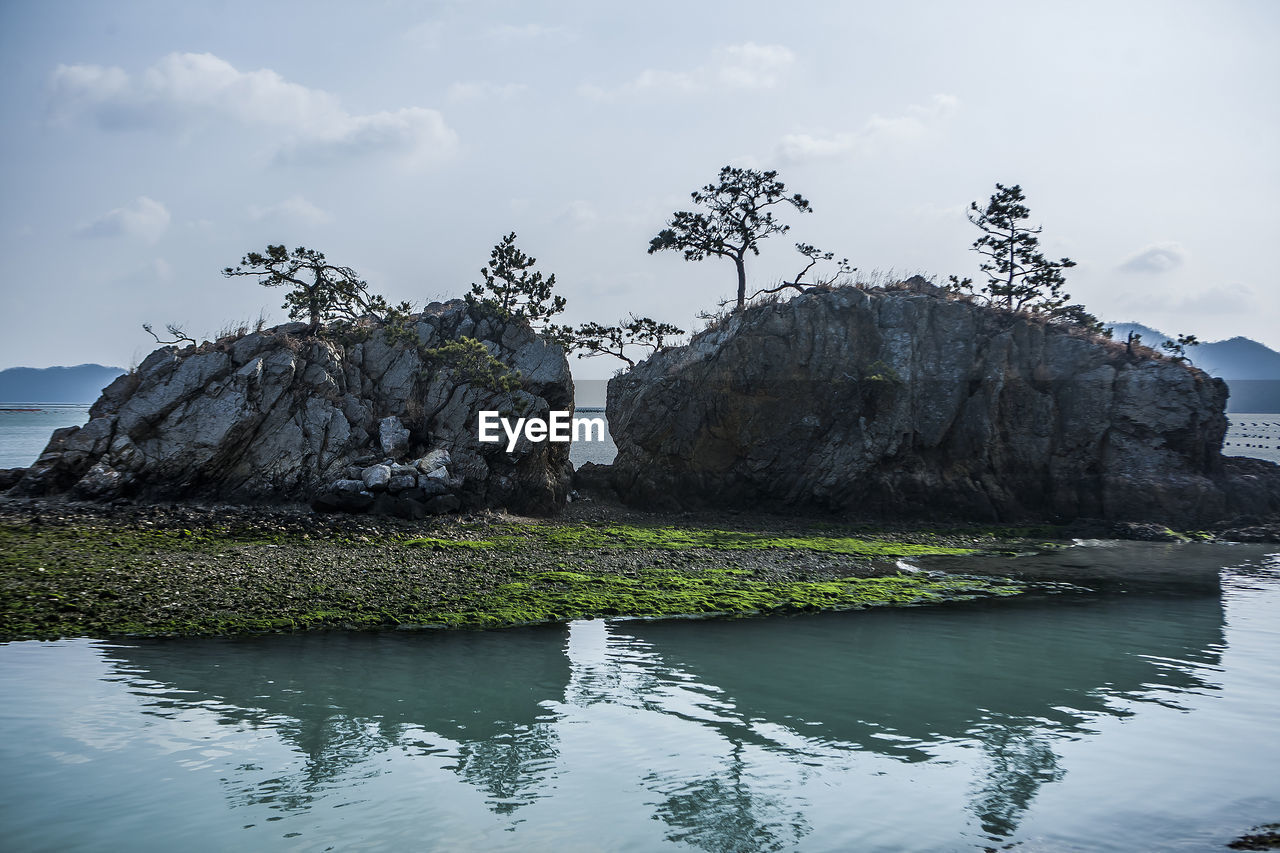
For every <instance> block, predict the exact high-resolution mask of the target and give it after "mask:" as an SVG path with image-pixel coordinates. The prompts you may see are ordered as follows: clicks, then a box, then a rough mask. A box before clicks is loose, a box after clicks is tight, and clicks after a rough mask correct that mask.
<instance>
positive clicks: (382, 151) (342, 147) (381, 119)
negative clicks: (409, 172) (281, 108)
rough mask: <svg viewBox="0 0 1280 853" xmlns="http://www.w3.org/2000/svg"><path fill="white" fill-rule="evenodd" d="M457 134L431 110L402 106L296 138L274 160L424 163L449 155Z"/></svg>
mask: <svg viewBox="0 0 1280 853" xmlns="http://www.w3.org/2000/svg"><path fill="white" fill-rule="evenodd" d="M457 147H458V135H457V134H456V133H454V132H453V130H452V129H450V128H449V126H448V125H446V124H445V123H444V117H443V116H441V115H440V113H438V112H437V111H435V110H428V109H423V108H421V107H406V108H404V109H399V110H396V111H395V112H380V113H372V114H370V115H363V116H352V117H350V118H349V120H348V121H347V122H345V123H344V124H343V125H342V126H341V127H340V128H339V129H338V130H337V132H334V133H327V134H323V135H317V136H312V137H309V138H305V139H300V140H296V141H294V142H292V143H290V144H288V145H286V146H285V147H283V148H282V149H280V151H279V153H278V155H277V160H280V161H282V162H301V163H318V164H326V163H331V162H334V161H338V160H345V159H349V158H353V157H367V156H373V155H377V156H391V157H396V158H398V159H400V160H401V161H402V162H404V163H406V164H408V165H410V166H424V165H427V164H430V163H434V162H438V161H440V160H443V159H445V158H447V157H449V156H450V155H452V154H453V152H454V151H456V150H457Z"/></svg>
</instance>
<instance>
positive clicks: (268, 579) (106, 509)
mask: <svg viewBox="0 0 1280 853" xmlns="http://www.w3.org/2000/svg"><path fill="white" fill-rule="evenodd" d="M1106 530H1107V528H1105V526H1104V527H1099V526H1098V525H1096V524H1095V525H1093V526H1090V525H1089V524H1087V523H1086V524H1083V525H1081V524H1077V525H1073V526H1071V527H1055V526H1052V525H1045V524H1041V525H1029V526H1021V527H1018V526H1013V525H1004V526H1000V525H990V524H987V525H983V524H964V523H956V524H950V525H945V524H930V523H923V522H918V523H917V522H904V521H884V520H880V521H847V520H840V521H836V520H815V519H812V518H799V517H786V516H774V515H756V514H746V513H737V512H731V511H725V512H718V511H712V512H707V513H699V514H692V513H656V512H644V511H639V510H633V509H630V508H627V507H625V506H622V505H620V504H616V503H610V502H605V501H596V500H589V501H575V502H574V503H572V504H570V505H569V506H568V507H567V508H566V510H565V511H564V512H563V513H562V514H560V515H558V516H555V517H552V518H526V517H520V516H513V515H508V514H504V513H481V514H476V515H470V516H462V517H457V516H439V517H434V518H431V519H427V520H424V521H417V522H414V521H405V520H400V519H395V518H389V517H385V516H370V515H344V514H318V513H314V512H311V511H310V510H309V509H307V508H306V507H303V506H288V507H271V508H268V507H254V506H222V505H209V506H206V505H195V504H130V505H123V506H121V505H104V504H93V503H77V502H70V501H63V500H56V499H55V500H40V499H5V500H3V501H0V642H2V641H11V640H26V639H58V638H64V637H94V638H106V637H121V636H130V637H137V636H235V635H244V634H258V633H280V632H286V633H287V632H295V631H309V630H330V629H345V630H389V629H399V630H431V629H439V628H462V629H474V628H502V627H514V626H519V625H532V624H542V623H548V622H564V621H569V620H572V619H580V618H589V617H637V618H677V617H690V616H692V617H740V616H755V615H761V614H771V613H781V614H786V613H802V612H816V611H823V610H846V609H859V608H864V607H872V606H908V605H919V604H941V603H946V602H950V601H957V600H969V599H973V598H1003V597H1010V596H1016V595H1018V594H1019V593H1022V592H1027V591H1033V590H1035V589H1037V588H1042V587H1040V581H1041V580H1042V579H1040V578H1036V577H1026V576H1016V575H1015V578H1014V579H1011V578H1009V577H1004V576H997V574H995V573H992V572H991V569H990V562H989V561H984V562H986V566H985V568H979V566H978V562H977V561H975V571H974V572H972V573H970V572H969V571H968V570H967V568H966V565H965V564H966V562H967V560H966V559H965V558H966V556H970V555H975V556H979V557H981V556H987V557H992V556H1012V555H1015V554H1017V555H1022V556H1026V555H1031V554H1045V553H1051V552H1052V551H1054V550H1055V549H1058V548H1063V547H1066V546H1068V545H1070V544H1071V541H1072V539H1091V538H1116V537H1115V536H1114V533H1115V532H1116V531H1114V530H1112V531H1111V533H1112V536H1111V537H1108V536H1107V535H1106V532H1105V531H1106ZM1262 530H1263V533H1264V534H1268V533H1274V531H1272V530H1271V529H1270V528H1263V529H1262ZM1119 532H1120V533H1122V534H1127V535H1124V536H1122V537H1121V538H1128V539H1138V540H1148V541H1151V542H1194V541H1202V542H1214V541H1224V540H1222V539H1217V538H1215V537H1214V536H1213V535H1212V534H1209V533H1194V534H1179V533H1174V532H1173V531H1170V530H1168V529H1167V528H1162V527H1160V526H1158V525H1130V526H1129V527H1128V528H1126V529H1122V530H1120V531H1119ZM1255 541H1257V540H1255ZM1272 541H1276V540H1275V538H1274V536H1273V537H1272ZM911 561H915V562H918V563H920V564H921V566H922V567H923V568H924V570H923V571H921V570H919V569H917V567H916V566H913V565H911ZM930 561H932V564H931V563H930ZM938 566H942V567H943V569H944V570H943V571H934V570H933V569H934V568H936V567H938ZM1017 568H1018V567H1016V566H1014V565H1012V564H1011V565H1010V567H1009V569H1010V572H1014V571H1015V569H1017ZM1135 574H1138V573H1135ZM1049 580H1052V579H1049Z"/></svg>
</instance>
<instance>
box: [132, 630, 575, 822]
mask: <svg viewBox="0 0 1280 853" xmlns="http://www.w3.org/2000/svg"><path fill="white" fill-rule="evenodd" d="M565 634H566V631H565V628H564V627H563V626H557V627H549V628H546V629H538V630H517V631H510V632H501V633H492V632H491V633H453V634H440V635H404V634H344V633H331V634H315V635H305V636H273V637H261V638H254V639H243V640H219V641H208V640H204V641H166V642H146V643H138V644H131V645H115V646H111V647H108V648H107V650H106V657H107V659H108V660H110V661H112V662H113V663H114V664H115V668H116V669H117V671H119V672H121V673H122V674H124V675H125V676H126V677H127V679H128V680H129V682H130V684H131V685H132V686H133V688H134V690H135V692H137V693H138V694H139V695H141V696H143V697H145V699H146V702H147V704H148V706H149V708H150V713H152V714H159V715H172V714H175V713H178V712H181V711H185V710H189V709H194V708H201V709H204V710H205V711H209V712H212V713H214V714H216V715H217V717H218V718H219V721H220V722H224V723H228V724H234V725H239V726H242V727H251V728H264V729H265V728H269V729H271V730H273V731H274V732H275V733H276V734H278V735H279V736H280V738H281V739H282V740H284V741H285V742H286V743H288V744H290V745H291V746H293V747H294V748H295V749H296V750H297V751H298V752H299V753H300V754H301V759H302V760H301V766H299V767H297V768H296V769H293V770H292V771H291V772H288V773H286V774H283V775H280V774H279V772H278V769H276V770H274V771H273V773H272V774H265V775H272V778H268V779H261V780H259V779H258V778H257V777H261V776H262V775H264V774H263V773H256V774H255V773H254V771H257V770H259V769H260V768H257V767H255V766H253V765H248V766H245V767H241V768H238V769H239V770H240V771H241V772H240V774H239V775H240V776H241V778H238V779H235V780H228V783H229V784H230V785H231V786H232V788H233V794H232V796H233V799H234V800H236V801H238V802H242V803H246V804H267V805H271V806H273V807H275V808H280V809H285V810H303V809H306V808H308V807H309V806H310V805H311V803H312V802H313V801H314V800H315V799H316V798H318V797H319V796H321V795H323V794H324V793H326V792H328V791H331V790H334V789H337V788H340V787H343V786H346V785H349V784H350V783H351V782H352V781H353V780H355V779H358V778H361V777H362V776H363V777H367V776H371V775H377V774H378V773H379V772H381V771H380V770H379V769H378V768H377V765H375V764H372V763H370V762H369V758H370V757H371V756H374V755H377V754H379V753H384V752H387V751H388V750H391V749H400V750H404V751H406V752H408V753H410V754H417V755H441V756H446V757H447V758H449V759H452V762H453V763H452V764H451V765H450V766H451V768H452V769H453V770H454V771H455V772H456V773H457V774H458V775H459V776H460V777H461V778H462V779H464V780H465V781H467V782H468V783H470V784H472V785H474V786H475V787H477V788H479V789H480V790H482V791H484V792H485V793H486V794H487V795H488V798H487V804H488V805H489V807H490V808H491V809H492V810H493V811H495V812H498V813H502V814H505V813H510V812H512V811H514V810H516V809H518V808H519V807H520V806H522V805H526V804H528V803H531V802H533V801H534V800H535V799H537V798H539V797H540V796H542V795H543V793H544V791H545V789H546V788H548V787H549V786H550V783H551V780H552V777H553V776H554V773H555V759H556V755H557V750H556V727H555V718H554V716H553V715H551V714H549V713H548V712H547V710H546V708H545V707H543V703H545V702H547V701H549V700H558V699H559V698H560V697H561V696H562V695H563V692H564V685H565V684H566V683H567V681H568V678H569V663H568V660H567V659H566V657H565V654H564V643H565ZM245 777H249V778H245Z"/></svg>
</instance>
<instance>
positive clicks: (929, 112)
mask: <svg viewBox="0 0 1280 853" xmlns="http://www.w3.org/2000/svg"><path fill="white" fill-rule="evenodd" d="M959 109H960V99H959V98H957V97H955V96H954V95H934V96H933V97H932V98H931V99H930V100H929V103H927V104H923V105H922V104H912V105H911V106H909V107H907V108H906V110H904V111H903V113H902V114H901V115H897V116H881V115H873V116H871V118H869V119H867V121H866V123H865V124H864V125H863V126H862V127H861V128H859V129H858V130H852V131H845V132H841V133H834V134H827V135H814V134H809V133H790V134H787V135H786V136H784V137H782V140H781V141H780V142H779V143H778V151H777V153H778V157H779V158H780V159H782V160H786V161H790V162H795V161H798V160H817V159H822V158H829V157H844V156H849V155H856V154H869V153H873V152H875V151H878V150H881V149H883V148H885V147H888V146H894V145H903V144H908V143H913V142H918V141H920V140H922V139H925V138H927V137H929V136H931V135H932V134H934V133H936V132H937V128H938V125H940V124H941V123H942V122H944V121H946V120H947V119H949V118H951V117H952V116H954V115H955V114H956V113H957V112H958V111H959Z"/></svg>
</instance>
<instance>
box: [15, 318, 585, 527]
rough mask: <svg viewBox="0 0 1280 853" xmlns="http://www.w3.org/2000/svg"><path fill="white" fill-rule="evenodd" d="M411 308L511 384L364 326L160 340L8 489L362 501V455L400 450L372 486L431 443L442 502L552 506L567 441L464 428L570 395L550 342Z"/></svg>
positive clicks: (563, 403) (369, 458)
mask: <svg viewBox="0 0 1280 853" xmlns="http://www.w3.org/2000/svg"><path fill="white" fill-rule="evenodd" d="M416 322H417V325H416V328H417V332H418V337H419V340H420V341H421V342H422V343H423V344H424V345H425V346H438V345H440V344H442V343H444V342H446V341H449V340H452V339H456V338H458V337H460V336H464V335H465V336H470V337H475V338H477V339H478V340H481V341H482V342H484V343H485V345H486V346H487V347H488V348H489V349H490V352H492V353H493V355H495V356H496V357H497V358H499V359H501V360H502V361H503V362H505V363H506V364H508V365H509V366H511V367H512V368H514V369H516V370H519V371H520V372H521V375H522V377H523V386H522V388H521V390H518V391H516V392H514V393H506V392H495V391H492V390H490V389H488V388H485V387H482V386H479V385H476V384H472V383H471V382H468V381H467V380H466V379H465V377H461V376H458V375H457V374H455V373H454V372H453V371H452V370H450V369H442V368H433V367H429V366H428V365H425V364H424V363H423V361H422V359H421V358H420V356H419V353H418V351H417V350H416V349H415V348H414V347H412V346H406V345H403V344H400V345H392V344H389V343H388V342H387V341H386V339H385V338H384V336H383V335H382V334H381V333H380V332H378V331H376V330H373V331H371V332H370V333H369V334H368V335H365V336H363V338H364V339H363V340H355V339H352V340H348V341H346V342H344V341H342V340H338V339H336V338H335V337H313V336H309V335H308V334H307V327H306V325H305V324H296V323H295V324H288V325H285V326H279V327H277V328H275V329H269V330H266V331H263V332H257V333H254V334H250V335H246V336H244V337H241V338H238V339H233V338H227V339H223V340H220V341H218V342H216V343H214V344H209V345H205V346H202V347H199V348H187V349H184V350H179V349H177V348H176V347H162V348H160V349H158V350H156V351H155V352H153V353H152V354H151V355H149V356H148V357H147V358H146V359H145V360H144V361H143V362H142V364H141V365H139V367H138V369H137V370H136V371H134V372H133V373H130V374H126V375H124V376H121V377H120V378H119V379H117V380H116V381H115V382H113V383H112V384H111V385H110V386H109V387H108V388H107V389H106V390H104V391H103V394H102V397H101V398H100V399H99V400H98V401H97V402H96V403H95V404H94V405H93V407H92V409H91V410H90V421H89V422H88V423H87V424H86V425H85V426H83V427H79V428H76V427H72V428H68V429H64V430H58V431H57V432H55V433H54V435H53V437H52V438H51V440H50V442H49V445H48V446H47V447H46V448H45V451H44V453H43V454H42V455H41V457H40V459H39V460H38V461H37V462H36V464H35V465H34V466H32V468H30V469H28V470H26V471H25V472H23V473H22V475H21V479H20V480H19V481H18V483H17V484H16V486H14V489H15V493H17V494H28V495H40V494H56V493H62V492H70V493H71V494H73V495H76V496H79V497H87V498H93V499H103V500H105V499H112V498H115V497H121V496H124V497H133V498H139V499H144V500H145V499H155V500H161V499H163V500H168V499H183V498H199V499H216V500H230V501H310V500H312V499H314V498H316V497H317V496H318V495H323V494H334V493H342V494H345V495H348V496H349V497H348V498H347V499H345V503H344V505H343V507H341V508H351V507H352V506H354V505H356V504H367V503H370V502H372V498H370V497H368V495H365V494H362V493H363V492H368V491H369V488H368V486H367V481H365V480H364V474H363V472H365V471H367V470H368V469H369V467H370V466H371V465H374V464H375V463H381V462H383V461H384V460H385V461H387V462H388V463H392V464H395V463H400V462H404V463H408V464H397V465H396V470H395V471H389V474H388V477H387V478H386V479H384V480H382V481H381V486H380V487H381V488H385V487H386V485H387V484H388V482H389V480H390V476H391V475H392V474H399V475H401V476H407V475H410V474H413V475H415V476H416V473H417V470H418V466H417V465H416V464H413V462H414V461H416V460H417V459H418V457H420V456H423V455H426V454H428V452H431V453H433V454H434V456H433V457H431V458H433V465H432V468H431V469H430V471H436V470H437V469H439V476H440V477H441V478H443V479H444V480H445V481H449V478H450V477H453V478H454V479H453V481H452V483H453V485H452V486H448V482H446V486H448V488H447V489H446V490H447V491H448V492H449V493H450V494H451V495H452V496H453V497H454V498H455V500H456V507H464V508H478V507H509V508H511V509H513V510H521V511H529V512H550V511H554V510H555V509H556V508H558V507H559V506H560V505H561V504H562V503H563V501H564V497H565V495H566V494H567V491H568V481H569V472H570V467H569V461H568V445H566V444H554V443H550V442H542V443H537V444H532V445H528V446H521V447H520V448H518V449H517V452H516V453H514V454H507V453H505V452H504V451H505V447H502V446H500V445H497V444H481V443H480V442H479V441H478V440H477V416H478V412H479V411H481V410H486V409H492V410H506V411H512V410H521V411H523V412H524V413H525V416H538V417H546V415H547V413H548V411H550V410H551V409H572V407H573V386H572V383H571V380H570V376H569V366H568V362H567V360H566V359H565V356H564V352H563V350H562V349H560V347H558V346H555V345H552V344H548V343H547V342H545V341H543V340H542V339H541V338H539V337H538V336H537V335H535V334H534V333H533V331H532V330H531V329H530V328H529V327H528V324H527V323H523V322H521V323H516V322H513V323H508V324H503V323H500V322H497V321H495V320H493V319H492V318H489V317H486V316H484V315H483V314H481V313H480V312H479V311H478V310H475V309H472V308H470V307H469V306H467V305H466V303H464V302H462V301H460V300H455V301H453V302H448V303H434V304H432V305H430V306H428V307H427V308H426V309H425V310H424V311H423V313H422V314H421V315H418V316H417V317H416ZM388 467H389V466H388ZM446 469H447V470H446ZM430 471H424V472H423V473H430ZM450 472H452V473H450ZM351 481H360V487H359V488H354V487H353V485H352V483H351ZM401 482H402V483H403V482H404V481H401ZM415 484H416V480H415ZM436 491H437V490H436V489H434V488H433V492H436ZM444 496H446V495H443V494H440V493H436V494H433V495H432V496H430V498H428V496H426V495H422V496H421V497H422V499H423V500H424V501H426V500H428V499H434V498H436V497H444ZM388 497H391V496H390V495H388ZM450 503H451V502H450V501H440V502H437V504H436V505H437V506H443V505H448V504H450ZM329 508H338V507H336V506H335V507H329Z"/></svg>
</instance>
